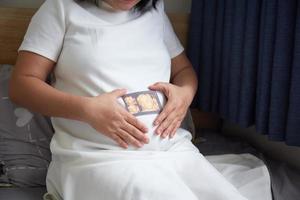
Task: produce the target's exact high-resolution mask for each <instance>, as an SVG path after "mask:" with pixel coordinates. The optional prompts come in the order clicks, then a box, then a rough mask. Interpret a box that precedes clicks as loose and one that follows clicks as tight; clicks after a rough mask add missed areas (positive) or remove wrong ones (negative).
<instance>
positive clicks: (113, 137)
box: [110, 134, 128, 149]
mask: <svg viewBox="0 0 300 200" xmlns="http://www.w3.org/2000/svg"><path fill="white" fill-rule="evenodd" d="M110 137H111V138H112V139H113V140H115V141H116V142H117V143H118V144H119V145H120V146H121V147H123V148H125V149H127V148H128V145H127V143H126V142H125V141H124V140H123V139H122V138H121V137H120V136H118V135H117V134H113V135H110Z"/></svg>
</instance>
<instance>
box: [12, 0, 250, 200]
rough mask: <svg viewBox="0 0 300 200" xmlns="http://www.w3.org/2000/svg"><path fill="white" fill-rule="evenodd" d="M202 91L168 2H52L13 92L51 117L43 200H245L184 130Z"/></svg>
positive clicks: (32, 34) (30, 37) (31, 31)
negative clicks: (183, 123)
mask: <svg viewBox="0 0 300 200" xmlns="http://www.w3.org/2000/svg"><path fill="white" fill-rule="evenodd" d="M51 72H53V73H54V75H55V79H54V80H52V82H51V86H52V87H51V86H50V85H48V84H47V83H45V80H46V78H47V76H48V75H49V74H50V73H51ZM196 89H197V79H196V76H195V73H194V71H193V69H192V66H191V64H190V62H189V61H188V59H187V57H186V56H185V53H184V49H183V47H182V45H181V44H180V42H179V40H178V38H177V37H176V35H175V33H174V31H173V28H172V26H171V24H170V21H169V19H168V18H167V16H166V14H165V12H164V4H163V1H162V0H103V1H98V2H97V1H96V2H94V1H92V2H90V1H74V0H46V2H45V3H44V4H43V5H42V6H41V7H40V9H39V10H38V11H37V13H36V14H35V15H34V16H33V18H32V20H31V22H30V25H29V27H28V30H27V32H26V35H25V37H24V40H23V42H22V44H21V46H20V47H19V55H18V59H17V63H16V66H15V69H14V71H13V74H12V78H11V81H10V88H9V92H10V97H11V99H12V100H13V101H14V102H16V103H17V104H20V105H23V106H24V107H27V108H29V109H31V110H32V111H36V112H39V113H42V114H44V115H47V116H50V117H51V121H52V125H53V127H54V130H55V134H54V136H53V138H52V140H51V143H50V149H51V152H52V161H51V163H50V165H49V169H48V174H47V180H46V184H47V191H48V193H47V194H46V195H44V198H45V199H57V200H62V199H64V200H96V199H103V200H199V199H203V200H245V199H246V198H244V197H243V196H242V195H240V193H239V192H238V190H237V189H236V188H235V187H233V186H232V185H231V184H230V183H229V182H228V181H226V179H225V178H224V177H223V176H222V175H221V174H220V173H219V172H218V171H217V170H216V169H215V168H214V167H213V166H212V165H210V163H209V162H208V161H207V160H206V159H205V158H204V157H203V156H202V154H201V153H200V152H199V151H198V149H197V148H196V147H195V146H194V145H193V144H192V142H191V139H192V135H191V133H190V132H188V131H187V130H185V129H182V128H179V126H180V123H181V121H182V119H183V118H184V116H185V114H186V112H187V109H188V107H189V105H190V104H191V102H192V99H193V97H194V94H195V92H196ZM139 92H142V93H139ZM126 95H127V96H126ZM125 96H126V97H127V98H124V97H125ZM28 97H29V98H28ZM143 109H144V110H143Z"/></svg>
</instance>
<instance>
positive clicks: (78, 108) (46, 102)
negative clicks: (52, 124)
mask: <svg viewBox="0 0 300 200" xmlns="http://www.w3.org/2000/svg"><path fill="white" fill-rule="evenodd" d="M54 66H55V62H54V61H52V60H50V59H47V58H45V57H43V56H40V55H38V54H35V53H32V52H28V51H20V52H19V55H18V58H17V62H16V65H15V68H14V70H13V72H12V75H11V78H10V81H9V98H10V99H11V101H12V102H14V103H16V104H18V105H20V106H23V107H26V108H28V109H30V110H31V111H33V112H38V113H41V114H43V115H47V116H54V117H64V118H69V119H74V120H81V121H83V119H84V116H85V110H84V106H83V105H84V104H85V103H86V102H87V100H88V97H82V96H75V95H72V94H67V93H64V92H61V91H59V90H57V89H55V88H53V87H51V86H50V85H48V84H47V83H46V82H45V80H46V78H47V76H48V74H49V73H50V72H51V70H52V69H53V68H54Z"/></svg>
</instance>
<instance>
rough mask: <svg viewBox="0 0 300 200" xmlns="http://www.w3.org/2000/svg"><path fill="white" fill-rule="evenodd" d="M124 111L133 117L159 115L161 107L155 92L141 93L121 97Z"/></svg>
mask: <svg viewBox="0 0 300 200" xmlns="http://www.w3.org/2000/svg"><path fill="white" fill-rule="evenodd" d="M122 99H123V101H124V103H125V107H126V110H127V111H128V112H130V113H131V114H133V115H134V116H139V115H146V114H154V113H160V111H161V110H162V105H161V103H160V101H159V98H158V95H157V93H156V92H155V91H141V92H134V93H129V94H125V95H123V96H122Z"/></svg>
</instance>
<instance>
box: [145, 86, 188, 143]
mask: <svg viewBox="0 0 300 200" xmlns="http://www.w3.org/2000/svg"><path fill="white" fill-rule="evenodd" d="M148 88H149V89H150V90H158V91H161V92H162V93H164V94H165V96H166V97H167V103H166V105H165V107H164V108H163V110H162V112H161V113H160V114H159V115H158V116H157V117H156V119H155V120H154V125H159V126H158V127H157V128H156V130H155V132H156V134H158V135H161V136H162V137H163V138H165V137H167V136H168V135H169V138H172V137H174V135H175V133H176V130H177V129H178V128H179V127H180V125H181V122H182V121H183V119H184V117H185V115H186V113H187V110H188V108H189V106H190V103H191V101H192V100H190V99H188V97H189V96H190V94H187V92H188V91H187V90H185V88H183V87H180V86H177V85H174V84H171V83H167V82H157V83H155V84H153V85H150V86H149V87H148Z"/></svg>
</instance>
